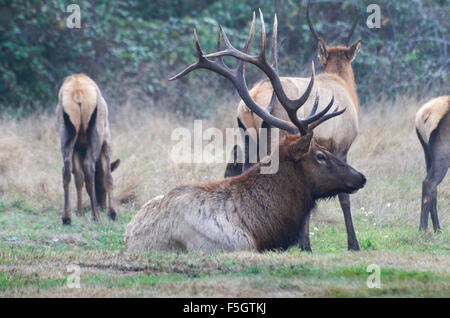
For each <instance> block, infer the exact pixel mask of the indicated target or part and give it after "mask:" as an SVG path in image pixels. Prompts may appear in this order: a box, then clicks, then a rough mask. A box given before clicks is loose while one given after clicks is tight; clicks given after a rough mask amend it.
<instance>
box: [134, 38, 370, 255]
mask: <svg viewBox="0 0 450 318" xmlns="http://www.w3.org/2000/svg"><path fill="white" fill-rule="evenodd" d="M194 37H195V45H196V47H197V53H198V56H199V61H198V62H197V63H196V64H193V65H191V66H190V67H188V68H187V69H185V70H184V71H182V72H181V73H179V74H178V75H176V76H174V77H173V78H171V80H174V79H178V78H181V77H183V76H184V75H186V74H187V73H189V72H191V71H192V70H195V69H200V68H204V69H208V70H211V71H213V72H216V73H219V74H220V75H222V76H224V77H226V78H228V79H229V80H230V81H231V82H232V83H233V84H234V86H235V88H236V89H237V91H238V93H239V95H240V96H241V98H242V99H243V100H244V101H245V103H246V104H247V105H248V106H249V107H250V108H251V110H252V111H254V112H255V113H256V114H258V115H259V116H261V117H262V118H263V120H265V121H267V122H268V123H269V124H270V125H273V126H275V127H278V128H280V129H283V130H286V131H288V132H289V133H290V134H289V135H287V136H285V137H284V138H283V139H282V140H281V142H280V144H279V148H278V149H277V150H274V151H273V153H272V154H271V155H270V156H268V157H265V158H264V159H263V160H262V161H260V162H259V163H257V164H256V165H254V166H253V167H251V168H250V169H248V170H247V171H246V172H244V173H243V174H241V175H239V176H236V177H231V178H226V179H224V180H221V181H217V182H211V183H207V184H190V185H183V186H178V187H176V188H174V189H173V190H171V191H170V192H169V193H168V194H167V195H165V196H159V197H157V198H154V199H153V200H151V201H149V202H148V203H147V204H145V205H144V206H143V207H142V208H141V209H140V211H139V212H138V213H137V214H136V215H135V217H134V218H133V219H132V221H131V222H130V223H129V224H128V225H127V227H126V233H125V244H126V246H127V248H128V249H129V250H132V251H137V250H147V249H152V250H160V251H167V250H183V251H186V250H188V251H191V250H201V251H205V252H213V251H219V250H227V251H234V250H249V249H255V250H258V251H262V250H267V249H285V248H287V247H289V246H290V245H292V244H293V243H294V242H295V241H296V240H297V239H298V235H299V229H300V228H302V224H303V223H304V222H306V220H307V219H308V216H309V214H310V213H311V210H312V209H313V208H314V205H315V202H316V201H317V200H318V199H321V198H327V197H331V196H334V195H336V194H337V193H341V192H345V193H353V192H355V191H357V190H358V189H360V188H362V187H363V186H364V185H365V182H366V179H365V177H364V175H363V174H361V173H359V172H358V171H356V170H355V169H353V168H352V167H350V166H349V165H348V164H347V163H345V162H344V161H342V160H340V159H339V158H337V157H336V156H334V155H333V154H332V153H330V152H328V151H327V150H325V149H323V148H321V147H320V146H319V145H318V144H316V142H315V140H314V138H313V129H314V128H315V127H317V126H319V125H320V124H321V123H323V122H325V121H327V120H328V119H330V118H333V117H336V116H338V115H341V114H343V113H344V111H345V109H342V110H339V111H338V107H336V109H335V110H334V112H332V113H330V114H327V113H328V111H329V110H330V108H331V107H332V105H333V99H332V100H331V102H330V103H329V104H328V106H327V107H325V108H324V109H323V110H322V111H320V112H317V108H318V104H319V100H318V98H316V102H315V106H314V107H313V109H312V110H311V112H310V113H309V116H307V117H306V118H304V119H300V118H298V116H297V110H298V109H299V108H300V107H302V105H303V104H304V103H305V101H306V100H307V99H308V97H309V95H310V93H311V91H312V87H313V84H314V64H313V67H312V75H311V78H310V82H309V85H308V87H307V89H306V90H305V91H304V93H303V94H302V95H301V96H300V97H299V98H298V99H289V98H287V97H286V95H285V92H284V90H283V88H282V87H281V83H280V78H279V76H278V73H277V71H276V69H275V68H273V67H272V66H270V65H268V64H265V67H268V68H270V71H268V72H266V74H268V76H269V79H270V80H271V81H272V82H273V83H274V84H275V87H276V88H277V89H276V93H277V96H278V98H279V100H280V101H281V105H282V107H283V108H284V109H285V110H286V112H287V113H288V115H289V119H290V121H285V120H282V119H279V118H276V117H274V116H272V115H271V114H270V113H268V112H266V111H265V110H264V108H263V107H262V106H260V105H258V104H257V103H256V102H255V101H254V100H253V99H252V98H251V96H250V94H249V91H248V88H247V84H246V82H245V77H244V65H245V60H246V59H242V57H241V56H237V58H238V60H239V61H238V64H237V66H236V68H234V69H230V68H228V67H227V66H226V65H225V64H224V63H223V60H222V58H221V57H219V58H217V59H216V60H210V59H209V58H208V57H207V56H205V55H203V52H202V50H201V48H200V44H199V42H198V38H197V35H196V32H195V30H194ZM252 37H253V34H252V32H251V33H250V36H249V38H248V39H247V43H246V49H245V50H246V51H248V48H249V45H250V42H251V39H252ZM224 40H225V42H227V39H226V37H224ZM219 43H220V36H219ZM273 43H274V45H273V50H276V36H274V39H273ZM260 58H261V60H264V61H265V59H266V58H265V33H264V32H263V37H262V44H261V54H260ZM282 96H283V97H282ZM275 155H277V156H278V158H279V169H278V171H277V172H276V173H274V174H262V173H260V170H261V168H262V167H263V166H264V165H266V164H267V163H268V162H269V161H270V160H272V159H271V158H272V156H275Z"/></svg>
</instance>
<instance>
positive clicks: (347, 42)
mask: <svg viewBox="0 0 450 318" xmlns="http://www.w3.org/2000/svg"><path fill="white" fill-rule="evenodd" d="M358 13H359V10H358V6H356V5H355V20H354V21H353V25H352V28H351V29H350V33H349V35H348V37H347V41H346V42H345V43H346V44H347V46H348V45H349V44H350V40H351V39H352V36H353V33H354V32H355V29H356V26H357V25H358Z"/></svg>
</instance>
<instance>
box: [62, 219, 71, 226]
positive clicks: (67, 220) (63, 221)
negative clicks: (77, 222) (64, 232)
mask: <svg viewBox="0 0 450 318" xmlns="http://www.w3.org/2000/svg"><path fill="white" fill-rule="evenodd" d="M61 220H62V224H63V225H72V220H71V219H70V217H67V218H64V217H63V218H61Z"/></svg>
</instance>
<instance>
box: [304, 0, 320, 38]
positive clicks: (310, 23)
mask: <svg viewBox="0 0 450 318" xmlns="http://www.w3.org/2000/svg"><path fill="white" fill-rule="evenodd" d="M310 6H311V0H308V5H307V6H306V20H307V21H308V25H309V30H310V31H311V33H312V34H313V36H314V37H315V38H316V40H317V41H319V39H321V36H320V35H319V34H318V33H317V32H316V30H315V29H314V26H313V24H312V22H311V18H310V16H309V8H310Z"/></svg>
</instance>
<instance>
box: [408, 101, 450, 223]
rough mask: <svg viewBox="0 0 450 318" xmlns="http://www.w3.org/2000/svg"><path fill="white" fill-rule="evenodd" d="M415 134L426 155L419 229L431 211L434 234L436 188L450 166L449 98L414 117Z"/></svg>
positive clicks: (427, 104) (436, 219)
mask: <svg viewBox="0 0 450 318" xmlns="http://www.w3.org/2000/svg"><path fill="white" fill-rule="evenodd" d="M416 132H417V136H418V138H419V140H420V143H421V144H422V147H423V151H424V153H425V162H426V166H427V176H426V178H425V180H424V181H423V184H422V209H421V214H420V229H421V230H424V231H426V230H427V227H428V215H429V214H430V212H431V220H432V222H433V228H434V231H440V230H441V228H440V226H439V219H438V213H437V186H438V185H439V183H441V181H442V180H443V179H444V177H445V175H446V173H447V170H448V168H449V166H450V96H441V97H438V98H435V99H432V100H431V101H429V102H428V103H426V104H425V105H423V106H422V107H421V108H420V109H419V111H418V112H417V115H416Z"/></svg>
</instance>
